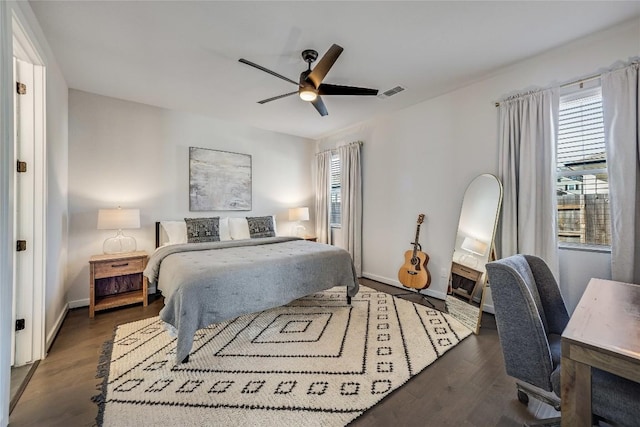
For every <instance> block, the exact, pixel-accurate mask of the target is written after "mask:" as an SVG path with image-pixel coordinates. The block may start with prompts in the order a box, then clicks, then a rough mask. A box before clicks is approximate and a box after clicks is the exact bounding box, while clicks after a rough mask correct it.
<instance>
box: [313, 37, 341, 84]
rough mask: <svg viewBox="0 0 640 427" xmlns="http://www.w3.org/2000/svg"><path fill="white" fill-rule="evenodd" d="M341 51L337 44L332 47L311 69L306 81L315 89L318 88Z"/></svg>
mask: <svg viewBox="0 0 640 427" xmlns="http://www.w3.org/2000/svg"><path fill="white" fill-rule="evenodd" d="M343 50H344V49H343V48H342V47H340V46H338V45H337V44H334V45H332V46H331V47H330V48H329V50H328V51H327V53H325V54H324V56H323V57H322V58H321V59H320V61H318V63H317V64H316V66H315V67H313V71H311V74H309V76H308V77H307V79H309V80H311V81H312V82H313V85H314V86H315V87H316V88H317V87H318V86H320V83H322V80H323V79H324V76H326V75H327V73H328V72H329V70H330V69H331V67H332V66H333V64H334V63H335V62H336V60H337V59H338V57H339V56H340V54H341V53H342V51H343Z"/></svg>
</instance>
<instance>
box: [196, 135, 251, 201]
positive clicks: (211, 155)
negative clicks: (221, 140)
mask: <svg viewBox="0 0 640 427" xmlns="http://www.w3.org/2000/svg"><path fill="white" fill-rule="evenodd" d="M189 210H190V211H250V210H251V156H250V155H249V154H240V153H231V152H228V151H218V150H210V149H206V148H196V147H189Z"/></svg>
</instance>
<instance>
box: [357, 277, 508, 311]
mask: <svg viewBox="0 0 640 427" xmlns="http://www.w3.org/2000/svg"><path fill="white" fill-rule="evenodd" d="M362 277H364V278H367V279H371V280H375V281H376V282H381V283H385V284H387V285H391V286H395V287H396V288H401V289H407V288H405V287H404V286H402V283H400V282H398V281H397V280H394V279H389V278H387V277H383V276H378V275H377V274H373V273H367V272H362ZM420 293H421V294H424V295H427V296H430V297H433V298H437V299H439V300H443V301H444V300H445V299H446V298H447V294H446V292H442V291H434V290H431V289H422V290H420ZM482 311H484V312H486V313H491V314H496V311H495V309H494V308H493V304H484V306H483V307H482Z"/></svg>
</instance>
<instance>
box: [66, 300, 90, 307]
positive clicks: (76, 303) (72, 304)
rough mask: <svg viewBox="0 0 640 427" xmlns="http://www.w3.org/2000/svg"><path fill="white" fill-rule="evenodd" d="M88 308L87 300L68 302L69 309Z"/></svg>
mask: <svg viewBox="0 0 640 427" xmlns="http://www.w3.org/2000/svg"><path fill="white" fill-rule="evenodd" d="M78 307H89V298H84V299H78V300H75V301H69V308H70V309H71V308H78Z"/></svg>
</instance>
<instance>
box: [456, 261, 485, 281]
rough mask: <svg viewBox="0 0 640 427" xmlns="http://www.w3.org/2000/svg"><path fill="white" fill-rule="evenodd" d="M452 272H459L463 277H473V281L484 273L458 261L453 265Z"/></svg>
mask: <svg viewBox="0 0 640 427" xmlns="http://www.w3.org/2000/svg"><path fill="white" fill-rule="evenodd" d="M451 272H452V273H453V274H457V275H459V276H462V277H466V278H467V279H471V280H473V281H476V280H478V278H479V277H480V276H481V275H482V272H481V271H478V270H474V269H472V268H468V267H465V266H463V265H460V264H458V263H455V262H454V263H453V265H452V267H451Z"/></svg>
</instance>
